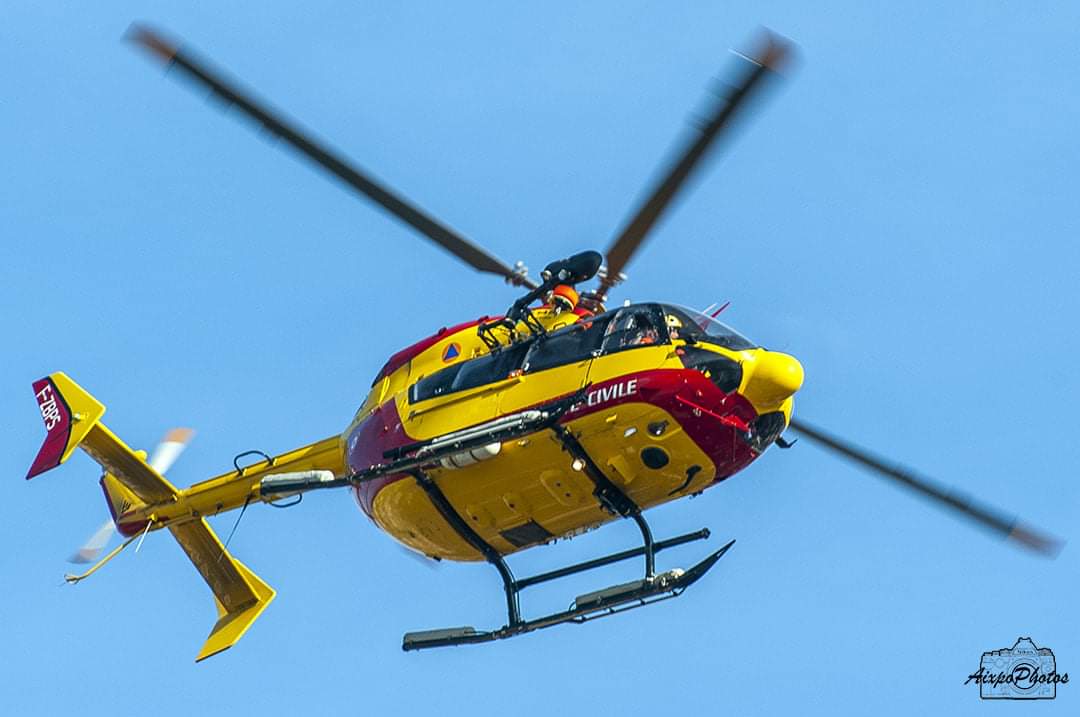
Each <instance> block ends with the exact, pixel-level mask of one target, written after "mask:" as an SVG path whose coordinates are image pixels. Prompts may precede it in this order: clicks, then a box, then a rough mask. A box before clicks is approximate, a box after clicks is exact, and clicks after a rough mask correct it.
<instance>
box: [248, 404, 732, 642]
mask: <svg viewBox="0 0 1080 717" xmlns="http://www.w3.org/2000/svg"><path fill="white" fill-rule="evenodd" d="M587 390H588V386H585V387H583V388H582V389H580V390H579V391H577V392H575V393H574V394H571V395H570V396H567V397H564V398H562V399H559V400H557V401H553V402H551V403H548V404H546V405H543V406H539V407H537V408H535V409H529V410H526V411H522V412H520V413H515V414H512V415H508V416H503V417H500V418H497V419H495V420H492V421H488V422H487V423H483V424H480V425H476V426H472V427H470V428H466V429H463V430H461V431H457V432H454V433H450V434H447V435H444V436H439V437H437V438H433V439H431V440H427V441H420V442H417V443H412V444H409V445H405V446H401V447H399V448H395V449H393V450H390V451H387V452H386V453H384V454H383V461H384V462H381V463H377V464H375V465H372V466H369V467H368V468H365V469H364V470H361V471H358V472H356V473H353V474H352V475H348V476H343V477H340V478H333V477H332V476H330V477H329V478H327V477H323V476H321V475H317V474H319V473H320V472H319V471H308V472H306V473H302V474H282V475H271V476H267V477H265V478H263V479H262V481H261V483H260V487H259V491H260V494H261V495H262V496H263V498H264V499H275V498H281V497H284V496H288V495H293V494H297V493H304V492H307V491H311V490H322V489H326V488H337V487H340V486H346V485H352V486H356V485H360V484H362V483H366V482H368V481H372V480H376V479H378V478H381V477H382V476H385V475H390V474H402V473H404V474H407V475H411V476H412V477H413V479H414V480H415V481H416V484H417V485H418V486H420V488H421V489H423V491H424V492H425V493H427V496H428V498H429V499H430V500H431V503H432V505H433V506H434V507H435V509H436V510H438V512H439V513H440V514H441V515H442V517H443V518H444V519H445V520H446V522H447V523H448V524H449V525H450V527H451V528H453V530H454V532H456V533H457V534H458V535H459V536H460V537H461V538H462V540H464V541H465V542H466V543H468V544H469V545H470V546H472V547H473V548H474V549H475V550H477V551H478V552H479V553H480V554H481V555H483V556H484V559H485V560H487V561H488V562H489V563H491V564H492V566H494V567H495V569H496V570H498V571H499V576H500V577H501V578H502V581H503V589H504V592H505V593H506V610H507V622H506V624H505V625H504V626H502V627H501V628H499V629H497V630H488V631H480V630H477V629H476V628H473V627H455V628H447V629H443V630H425V631H421V632H410V633H407V634H406V635H405V637H404V639H403V641H402V648H403V649H405V650H422V649H426V648H429V647H443V646H446V645H468V644H472V643H477V642H491V641H493V640H502V639H505V638H508V637H514V636H515V635H521V634H524V633H526V632H532V631H533V630H539V629H541V628H545V627H551V626H552V625H561V624H563V623H567V622H577V623H583V622H588V621H589V620H595V619H596V618H599V617H606V616H608V615H614V614H615V613H619V612H625V611H626V610H632V609H633V608H636V607H642V606H645V605H651V604H653V603H655V602H659V601H661V600H667V599H668V598H673V597H678V596H679V595H681V594H682V593H683V592H685V591H686V589H687V588H689V587H690V586H691V585H693V584H694V583H695V582H697V581H698V580H699V579H701V577H702V576H703V575H705V573H706V572H708V571H709V569H710V568H712V566H713V565H715V564H716V561H718V560H719V559H720V558H721V557H723V555H724V553H726V552H727V551H728V550H729V549H730V548H731V546H732V545H733V544H734V543H735V541H734V540H732V541H731V542H729V543H728V544H727V545H725V546H724V547H722V548H720V550H717V551H716V552H715V553H713V554H712V555H710V556H708V557H707V558H705V559H704V560H702V561H701V562H700V563H698V564H697V565H695V566H693V567H692V568H690V569H689V570H686V571H683V570H669V571H667V572H664V573H660V574H657V573H656V568H655V563H656V553H658V552H659V551H661V550H664V549H666V548H670V547H674V546H676V545H682V544H684V543H689V542H692V541H695V540H704V539H705V538H708V537H709V531H708V529H702V530H699V531H697V532H696V533H687V534H686V535H681V536H678V537H675V538H669V539H668V540H662V541H659V542H656V541H654V540H653V536H652V531H651V530H650V528H649V524H648V522H647V521H646V520H645V517H644V516H643V515H642V514H641V508H640V507H639V506H638V505H637V504H636V503H635V502H634V501H633V500H632V499H631V498H630V496H628V495H627V494H626V493H624V492H623V491H622V489H621V488H619V486H618V485H616V484H615V483H613V482H612V481H611V480H610V479H609V478H608V477H607V476H606V475H604V472H603V471H602V470H601V469H600V466H599V465H597V464H596V462H595V461H593V459H592V457H591V456H590V455H589V453H588V452H587V451H586V450H585V447H584V446H583V445H582V444H581V441H580V440H579V437H578V436H577V435H575V434H574V433H573V432H572V431H571V430H569V429H568V428H566V427H565V426H563V425H560V423H559V421H560V420H561V419H562V417H563V416H564V415H566V413H567V412H568V411H569V410H570V409H571V408H572V407H573V406H575V405H577V404H579V403H581V402H582V401H583V400H585V396H586V391H587ZM541 431H551V433H552V435H553V436H554V437H555V438H556V440H558V441H559V443H561V444H562V447H563V450H564V451H566V452H567V453H568V454H570V456H571V457H572V458H573V459H574V461H575V463H580V464H581V470H582V472H583V473H584V474H585V476H586V477H588V479H589V480H590V482H592V484H593V497H595V498H596V501H597V503H599V504H600V507H601V508H603V509H604V510H605V511H607V512H608V513H610V514H611V515H614V516H618V517H621V518H628V519H630V520H633V521H634V523H636V524H637V526H638V529H639V530H640V531H641V537H642V546H641V547H640V548H634V549H632V550H624V551H622V552H621V553H613V554H611V555H606V556H604V557H601V558H596V559H594V560H588V561H586V562H583V563H577V564H575V565H570V566H568V567H565V568H560V569H558V570H553V571H551V572H548V573H542V574H540V575H533V576H531V577H528V578H524V579H522V580H517V579H515V578H514V574H513V573H512V572H511V571H510V566H509V565H507V564H506V561H505V560H504V559H503V556H502V554H501V553H500V552H499V551H498V550H496V549H495V548H494V547H492V546H491V545H489V544H488V543H487V542H486V541H485V540H484V539H483V537H481V536H480V535H479V534H478V533H477V532H476V531H475V530H473V527H472V525H470V524H469V522H468V521H466V520H465V519H464V518H462V517H461V514H460V513H458V512H457V510H456V509H455V508H454V506H453V505H452V504H451V503H450V501H449V500H447V498H446V496H445V495H444V494H443V492H442V490H441V489H440V488H439V486H438V484H437V483H436V482H435V481H434V480H432V478H431V477H430V476H429V475H428V474H427V473H426V469H427V468H429V467H431V466H435V465H438V461H439V459H441V458H444V457H446V456H452V455H454V454H457V453H460V452H461V451H464V450H468V449H471V448H476V447H478V446H483V445H487V444H489V443H492V442H494V441H506V440H513V439H516V438H520V437H523V436H528V435H532V434H535V433H539V432H541ZM639 556H644V558H645V576H644V578H643V579H641V580H635V581H634V582H630V583H624V584H622V585H615V586H612V587H609V588H605V589H603V590H598V591H596V592H591V593H586V594H584V595H579V596H578V597H577V598H576V599H575V600H574V602H573V603H572V604H571V606H570V608H569V609H568V610H564V611H563V612H557V613H554V614H552V615H547V616H545V617H540V618H536V619H534V620H524V619H522V617H521V608H520V605H519V600H518V594H519V593H520V592H521V591H522V590H524V589H525V588H527V587H529V586H530V585H537V584H539V583H543V582H548V581H550V580H557V579H559V578H563V577H566V576H568V575H574V574H576V573H580V572H584V571H586V570H592V569H594V568H598V567H601V566H604V565H610V564H612V563H616V562H619V561H622V560H628V559H630V558H634V557H639Z"/></svg>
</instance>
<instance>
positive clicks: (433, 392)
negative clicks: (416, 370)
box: [409, 363, 465, 403]
mask: <svg viewBox="0 0 1080 717" xmlns="http://www.w3.org/2000/svg"><path fill="white" fill-rule="evenodd" d="M464 365H465V364H464V363H456V364H454V365H453V366H450V367H448V368H444V369H443V370H442V371H436V372H435V373H433V374H431V375H430V376H425V377H424V378H422V379H420V380H419V381H417V382H416V383H414V384H413V385H412V389H410V391H409V402H410V403H416V402H418V401H426V400H427V399H429V398H435V397H436V396H442V395H443V394H444V393H450V390H451V387H452V386H453V385H454V379H455V378H456V377H457V375H458V371H460V370H461V367H462V366H464Z"/></svg>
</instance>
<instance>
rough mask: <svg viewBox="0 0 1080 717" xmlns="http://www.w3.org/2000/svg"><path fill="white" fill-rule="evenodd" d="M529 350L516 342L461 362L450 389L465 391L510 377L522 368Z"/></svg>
mask: <svg viewBox="0 0 1080 717" xmlns="http://www.w3.org/2000/svg"><path fill="white" fill-rule="evenodd" d="M527 350H528V346H527V345H525V344H515V345H513V346H507V347H505V348H501V349H499V350H497V351H494V352H493V353H489V354H487V355H485V356H481V357H480V358H478V359H473V360H472V361H466V362H465V363H463V364H461V370H460V371H458V374H457V376H455V377H454V385H453V386H452V387H451V389H450V390H451V391H464V390H466V389H469V388H476V387H477V386H483V385H484V384H485V383H495V382H496V381H502V380H504V379H507V378H510V374H511V373H513V372H514V371H516V370H518V369H519V368H521V363H522V361H523V360H524V359H525V352H526V351H527Z"/></svg>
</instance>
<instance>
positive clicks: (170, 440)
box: [68, 428, 195, 564]
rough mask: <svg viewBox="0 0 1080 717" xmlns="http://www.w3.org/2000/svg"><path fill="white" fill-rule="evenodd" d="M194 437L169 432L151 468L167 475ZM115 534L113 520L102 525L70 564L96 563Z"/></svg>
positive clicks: (187, 432) (188, 431) (191, 433)
mask: <svg viewBox="0 0 1080 717" xmlns="http://www.w3.org/2000/svg"><path fill="white" fill-rule="evenodd" d="M194 437H195V431H194V430H192V429H190V428H173V429H170V430H169V431H167V432H166V433H165V435H164V436H163V437H162V439H161V441H160V442H159V443H158V444H157V446H155V447H154V451H153V453H152V454H151V455H150V460H149V461H147V462H148V463H149V464H150V467H151V468H153V469H154V470H155V471H157V472H158V473H159V474H160V475H165V472H166V471H167V470H169V468H171V467H172V465H173V464H174V463H176V459H177V458H179V457H180V454H181V453H183V452H184V449H185V448H187V445H188V444H189V443H191V439H192V438H194ZM115 533H116V524H115V523H114V522H113V520H112V518H109V519H108V520H106V521H105V522H104V523H102V525H101V527H100V528H98V529H97V530H96V531H94V534H93V535H91V536H90V538H89V539H87V541H86V542H85V543H83V545H82V547H80V548H79V549H78V550H76V551H75V552H74V553H73V554H72V555H71V557H69V558H68V562H69V563H76V564H82V563H93V562H96V561H97V559H98V558H99V557H100V556H101V553H102V551H104V550H105V548H106V546H108V544H109V541H110V540H112V537H113V535H114V534H115Z"/></svg>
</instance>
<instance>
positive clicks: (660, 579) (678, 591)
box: [401, 529, 735, 651]
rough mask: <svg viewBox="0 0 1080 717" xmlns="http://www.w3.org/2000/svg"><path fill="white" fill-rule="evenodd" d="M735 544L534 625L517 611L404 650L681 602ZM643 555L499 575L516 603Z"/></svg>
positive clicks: (411, 640)
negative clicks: (517, 576)
mask: <svg viewBox="0 0 1080 717" xmlns="http://www.w3.org/2000/svg"><path fill="white" fill-rule="evenodd" d="M708 535H709V531H708V529H703V530H699V531H697V532H694V533H687V534H686V535H680V536H678V537H675V538H671V539H669V540H663V541H659V542H657V543H655V544H654V545H653V551H654V552H655V551H659V550H663V549H664V548H670V547H674V546H676V545H682V544H684V543H689V542H692V541H695V540H702V539H704V538H707V537H708ZM734 544H735V541H734V540H732V541H731V542H729V543H727V544H726V545H725V546H724V547H722V548H720V549H719V550H717V551H716V552H715V553H713V554H711V555H709V556H708V557H707V558H705V559H704V560H702V561H701V562H700V563H698V564H697V565H695V566H693V567H692V568H690V569H689V570H686V571H685V572H684V571H682V570H671V571H668V572H665V573H660V574H659V575H655V576H653V577H652V578H646V579H643V580H635V581H633V582H629V583H623V584H622V585H616V586H614V587H610V588H607V589H605V590H599V591H597V592H593V593H586V594H585V595H579V596H578V597H577V598H576V599H575V600H574V602H573V604H571V606H570V608H569V609H567V610H564V611H562V612H557V613H554V614H551V615H546V616H544V617H539V618H536V619H534V620H524V621H522V620H520V618H518V621H517V622H515V621H514V620H513V617H515V613H516V611H514V612H512V613H511V620H510V621H509V622H508V623H507V624H506V625H504V626H503V627H501V628H499V629H498V630H476V629H475V628H473V627H457V628H447V629H442V630H424V631H420V632H409V633H406V634H405V637H404V638H403V640H402V644H401V648H402V649H403V650H405V651H410V650H424V649H428V648H432V647H448V646H451V645H472V644H476V643H481V642H493V641H495V640H504V639H506V638H509V637H516V636H517V635H522V634H525V633H527V632H533V631H534V630H540V629H543V628H545V627H551V626H553V625H561V624H563V623H567V622H574V623H578V624H581V623H584V622H588V621H589V620H595V619H597V618H601V617H607V616H609V615H615V614H617V613H620V612H626V611H627V610H632V609H634V608H637V607H644V606H645V605H652V604H653V603H657V602H660V601H662V600H667V599H669V598H674V597H678V596H679V595H682V594H683V592H685V591H686V589H687V588H689V587H690V586H691V585H693V584H694V583H695V582H697V581H698V580H699V579H701V577H702V576H704V575H705V573H707V572H708V571H709V569H710V568H712V566H713V565H715V564H716V562H717V561H718V560H720V558H722V557H723V556H724V553H726V552H727V551H728V550H729V549H730V548H731V546H732V545H734ZM644 552H645V548H644V547H641V548H636V549H633V550H625V551H623V552H621V553H614V554H612V555H608V556H605V557H603V558H597V559H595V560H589V561H586V562H584V563H578V564H577V565H571V566H569V567H566V568H562V569H560V570H554V571H551V572H550V573H543V574H541V575H535V576H532V577H529V578H524V579H523V580H518V581H514V580H513V579H512V578H509V579H508V578H507V577H506V575H505V574H504V573H503V572H502V571H500V574H503V581H504V585H505V587H506V591H507V596H508V599H509V598H510V596H511V595H513V596H514V597H515V598H516V595H517V592H518V591H520V590H522V589H523V588H525V587H528V586H529V585H536V584H538V583H541V582H547V581H548V580H555V579H557V578H562V577H565V576H567V575H572V574H574V573H579V572H583V571H585V570H591V569H593V568H598V567H600V566H602V565H609V564H611V563H614V562H618V561H620V560H627V559H629V558H633V557H637V556H639V555H642V554H643V553H644ZM514 604H515V607H516V600H515V601H514Z"/></svg>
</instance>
